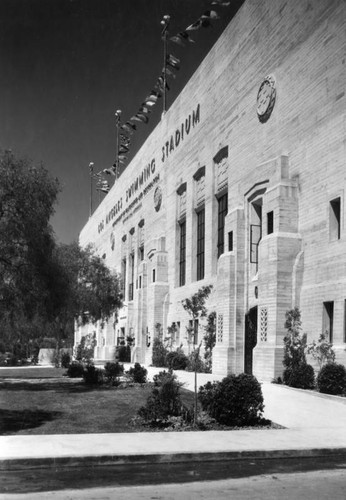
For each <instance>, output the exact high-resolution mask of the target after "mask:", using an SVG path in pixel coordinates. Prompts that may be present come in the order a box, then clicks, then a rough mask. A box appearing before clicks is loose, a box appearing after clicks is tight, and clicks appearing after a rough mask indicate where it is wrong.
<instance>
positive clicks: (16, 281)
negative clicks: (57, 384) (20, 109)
mask: <svg viewBox="0 0 346 500" xmlns="http://www.w3.org/2000/svg"><path fill="white" fill-rule="evenodd" d="M59 191H60V186H59V182H58V180H57V179H53V178H52V177H51V176H50V174H49V173H48V171H47V170H46V169H45V168H44V167H43V166H34V165H33V163H32V162H31V161H29V160H27V159H17V158H16V157H15V156H14V155H13V154H12V153H11V152H9V151H5V152H1V153H0V325H1V331H2V332H3V335H4V337H5V339H4V340H5V341H9V339H10V338H11V336H12V334H13V332H14V331H15V332H16V340H20V338H21V337H22V336H23V335H24V336H25V335H28V333H29V332H28V330H30V329H33V328H37V327H38V326H39V325H41V326H42V324H43V323H45V322H47V321H50V320H51V318H52V312H53V302H54V301H53V295H54V281H53V280H52V276H53V275H54V272H53V269H52V267H54V263H53V262H52V259H51V256H52V252H53V249H54V246H55V240H54V235H53V231H52V228H51V226H50V224H49V219H50V217H51V215H52V214H53V213H54V204H55V202H56V199H57V195H58V193H59Z"/></svg>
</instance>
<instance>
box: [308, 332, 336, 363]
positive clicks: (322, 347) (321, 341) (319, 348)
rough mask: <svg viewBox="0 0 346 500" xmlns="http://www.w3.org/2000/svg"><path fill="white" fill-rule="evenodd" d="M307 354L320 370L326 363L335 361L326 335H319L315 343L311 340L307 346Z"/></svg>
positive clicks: (331, 345) (331, 346)
mask: <svg viewBox="0 0 346 500" xmlns="http://www.w3.org/2000/svg"><path fill="white" fill-rule="evenodd" d="M307 353H308V354H311V356H312V357H313V359H314V360H315V361H317V363H318V366H319V369H320V370H321V368H322V366H323V365H325V364H326V363H334V361H335V352H334V349H333V344H332V343H331V342H329V340H328V336H327V333H321V335H320V336H319V338H318V341H317V342H316V340H313V341H312V342H311V344H309V345H308V346H307Z"/></svg>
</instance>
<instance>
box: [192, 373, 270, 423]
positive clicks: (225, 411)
mask: <svg viewBox="0 0 346 500" xmlns="http://www.w3.org/2000/svg"><path fill="white" fill-rule="evenodd" d="M198 395H199V400H200V402H201V405H202V409H203V410H204V411H206V412H207V413H208V414H209V415H210V416H211V417H212V418H215V420H216V421H217V422H218V423H220V424H222V425H228V426H238V427H243V426H245V425H256V424H257V423H258V422H259V421H260V420H261V419H262V413H263V408H264V405H263V395H262V389H261V386H260V384H259V382H258V381H257V379H256V378H255V377H254V376H253V375H248V374H246V373H241V374H240V375H228V377H225V378H224V379H223V380H221V382H213V383H211V382H208V383H207V384H206V385H204V386H202V387H200V389H199V392H198Z"/></svg>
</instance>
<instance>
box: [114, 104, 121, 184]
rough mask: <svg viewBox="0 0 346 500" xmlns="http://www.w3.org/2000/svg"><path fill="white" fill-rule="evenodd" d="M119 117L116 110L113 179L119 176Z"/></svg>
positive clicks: (118, 111)
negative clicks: (114, 169) (115, 149)
mask: <svg viewBox="0 0 346 500" xmlns="http://www.w3.org/2000/svg"><path fill="white" fill-rule="evenodd" d="M120 117H121V109H117V110H116V112H115V126H116V129H117V133H116V138H117V152H116V159H115V164H116V167H115V168H116V171H115V178H116V179H117V178H118V176H119V170H120V169H119V127H120Z"/></svg>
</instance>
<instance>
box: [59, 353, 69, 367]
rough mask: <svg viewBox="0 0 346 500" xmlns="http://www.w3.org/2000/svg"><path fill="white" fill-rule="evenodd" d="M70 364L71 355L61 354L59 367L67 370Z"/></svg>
mask: <svg viewBox="0 0 346 500" xmlns="http://www.w3.org/2000/svg"><path fill="white" fill-rule="evenodd" d="M70 363H71V355H70V353H69V352H63V353H62V354H61V367H62V368H68V367H69V365H70Z"/></svg>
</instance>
